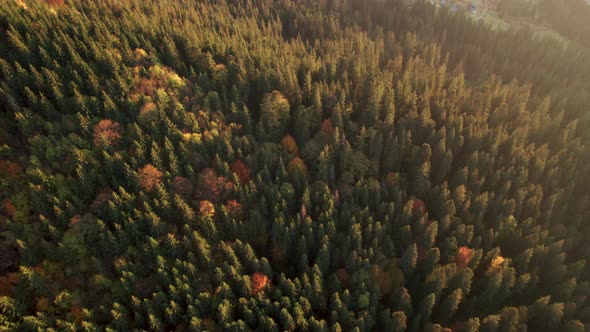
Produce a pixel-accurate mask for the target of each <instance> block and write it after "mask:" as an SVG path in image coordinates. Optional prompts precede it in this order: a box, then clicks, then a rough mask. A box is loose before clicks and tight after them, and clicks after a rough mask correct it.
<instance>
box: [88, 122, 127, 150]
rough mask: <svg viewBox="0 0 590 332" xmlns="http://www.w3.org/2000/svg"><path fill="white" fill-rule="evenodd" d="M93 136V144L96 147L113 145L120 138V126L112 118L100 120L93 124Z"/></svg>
mask: <svg viewBox="0 0 590 332" xmlns="http://www.w3.org/2000/svg"><path fill="white" fill-rule="evenodd" d="M93 138H94V139H93V143H94V146H95V147H97V148H106V147H109V146H113V145H115V144H117V141H118V140H119V139H120V138H121V126H120V125H119V123H117V122H115V121H112V120H108V119H104V120H100V121H99V122H98V124H96V126H94V136H93Z"/></svg>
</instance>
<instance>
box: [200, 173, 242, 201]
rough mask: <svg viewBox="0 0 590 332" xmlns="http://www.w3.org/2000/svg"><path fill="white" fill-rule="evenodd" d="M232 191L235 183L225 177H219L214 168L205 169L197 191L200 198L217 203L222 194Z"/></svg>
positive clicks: (201, 174)
mask: <svg viewBox="0 0 590 332" xmlns="http://www.w3.org/2000/svg"><path fill="white" fill-rule="evenodd" d="M232 189H233V183H232V182H231V181H230V180H229V179H228V178H226V177H225V176H217V175H216V174H215V170H213V168H205V169H203V170H202V171H201V172H200V173H199V179H198V186H197V190H196V195H197V197H198V198H201V199H206V200H210V201H213V202H217V201H218V200H219V197H220V195H221V194H222V193H225V192H228V191H231V190H232Z"/></svg>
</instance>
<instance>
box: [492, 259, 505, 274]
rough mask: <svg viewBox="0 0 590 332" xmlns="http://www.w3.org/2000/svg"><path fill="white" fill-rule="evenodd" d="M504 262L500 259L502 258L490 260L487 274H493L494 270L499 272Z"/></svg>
mask: <svg viewBox="0 0 590 332" xmlns="http://www.w3.org/2000/svg"><path fill="white" fill-rule="evenodd" d="M505 261H506V258H504V257H502V256H499V255H498V256H496V257H495V258H494V259H492V261H491V262H490V267H489V269H488V273H491V272H494V271H496V270H499V269H500V268H501V267H502V264H503V263H504V262H505Z"/></svg>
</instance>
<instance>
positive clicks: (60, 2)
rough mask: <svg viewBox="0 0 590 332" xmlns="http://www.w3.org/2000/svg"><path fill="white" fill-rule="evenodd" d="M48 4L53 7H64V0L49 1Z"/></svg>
mask: <svg viewBox="0 0 590 332" xmlns="http://www.w3.org/2000/svg"><path fill="white" fill-rule="evenodd" d="M47 4H48V5H50V6H51V7H61V6H63V5H64V0H47Z"/></svg>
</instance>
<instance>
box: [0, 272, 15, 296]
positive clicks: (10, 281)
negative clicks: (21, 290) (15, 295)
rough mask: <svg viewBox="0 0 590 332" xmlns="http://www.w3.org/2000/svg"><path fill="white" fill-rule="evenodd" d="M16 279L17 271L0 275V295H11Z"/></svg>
mask: <svg viewBox="0 0 590 332" xmlns="http://www.w3.org/2000/svg"><path fill="white" fill-rule="evenodd" d="M17 280H18V273H16V272H12V273H9V274H7V275H5V276H0V296H11V295H12V288H13V287H14V285H15V284H16V281H17Z"/></svg>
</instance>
